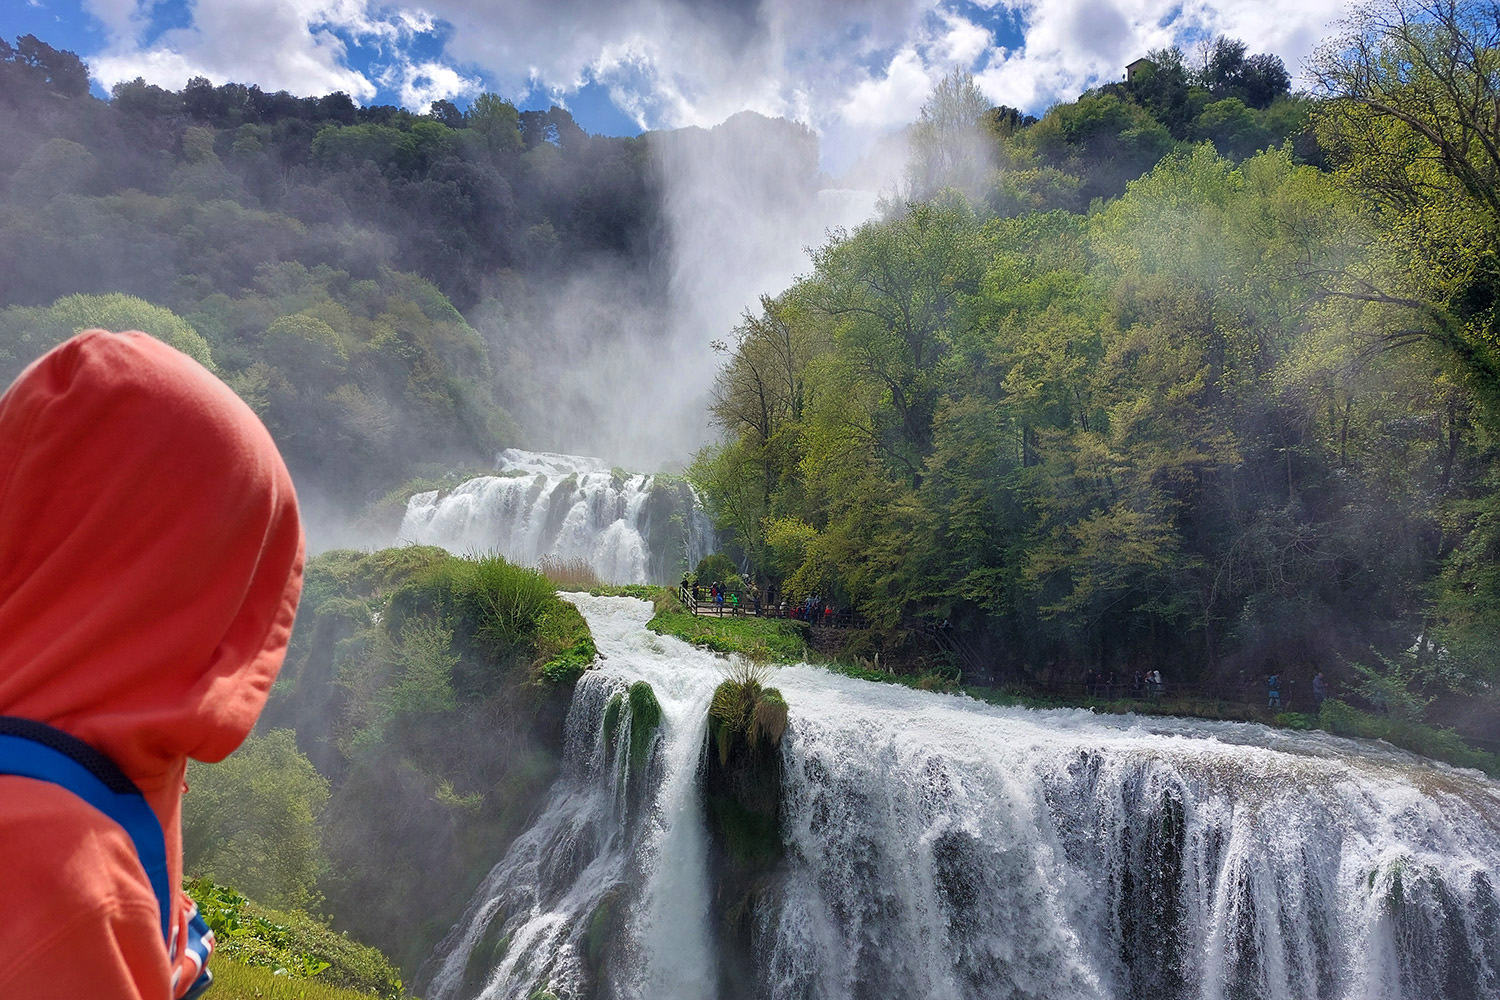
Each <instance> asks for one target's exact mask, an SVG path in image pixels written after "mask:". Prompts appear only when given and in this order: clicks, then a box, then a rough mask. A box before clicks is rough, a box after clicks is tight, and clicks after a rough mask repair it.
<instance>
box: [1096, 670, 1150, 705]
mask: <svg viewBox="0 0 1500 1000" xmlns="http://www.w3.org/2000/svg"><path fill="white" fill-rule="evenodd" d="M1083 683H1084V688H1085V689H1086V690H1087V691H1088V695H1089V697H1090V698H1113V697H1115V696H1116V695H1117V694H1118V693H1119V682H1118V679H1117V678H1116V676H1115V672H1114V671H1113V670H1102V671H1100V670H1090V671H1089V672H1088V673H1086V674H1085V675H1084V678H1083ZM1165 689H1166V682H1165V681H1163V680H1162V677H1161V671H1160V670H1147V671H1145V672H1144V673H1143V672H1142V671H1139V670H1137V671H1136V672H1135V674H1134V675H1133V676H1132V677H1131V679H1130V694H1131V697H1133V698H1152V699H1156V698H1160V697H1161V694H1162V691H1163V690H1165Z"/></svg>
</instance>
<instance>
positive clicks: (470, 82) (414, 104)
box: [380, 60, 481, 111]
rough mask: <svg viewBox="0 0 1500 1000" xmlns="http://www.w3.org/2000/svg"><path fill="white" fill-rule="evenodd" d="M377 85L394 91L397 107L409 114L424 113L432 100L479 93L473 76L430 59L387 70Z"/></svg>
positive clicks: (479, 86) (477, 80)
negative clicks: (398, 100) (399, 104)
mask: <svg viewBox="0 0 1500 1000" xmlns="http://www.w3.org/2000/svg"><path fill="white" fill-rule="evenodd" d="M380 82H381V84H382V85H383V86H386V87H389V88H392V89H394V90H396V92H397V93H398V94H399V95H400V101H401V106H402V107H404V108H410V109H411V110H413V111H426V110H427V109H428V108H429V107H430V106H431V105H432V102H433V101H437V100H448V99H452V98H454V97H471V96H473V95H475V94H478V93H479V92H480V90H481V82H480V80H479V79H478V78H477V77H468V76H464V75H463V74H461V73H459V72H458V70H456V69H454V68H453V67H452V66H447V65H444V64H443V63H440V62H434V61H432V60H428V61H426V62H416V63H414V62H402V63H401V64H399V65H397V66H392V67H389V68H388V69H387V70H386V72H385V73H383V74H382V75H381V77H380Z"/></svg>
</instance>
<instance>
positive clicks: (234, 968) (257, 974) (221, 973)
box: [203, 954, 380, 1000]
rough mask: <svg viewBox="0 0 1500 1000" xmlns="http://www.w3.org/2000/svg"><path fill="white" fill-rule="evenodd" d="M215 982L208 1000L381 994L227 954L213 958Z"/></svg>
mask: <svg viewBox="0 0 1500 1000" xmlns="http://www.w3.org/2000/svg"><path fill="white" fill-rule="evenodd" d="M208 967H209V970H210V971H212V972H213V974H214V984H213V985H212V986H210V987H209V988H208V992H207V993H205V994H203V998H204V1000H370V998H371V997H378V996H380V994H378V993H361V992H360V991H358V990H346V989H341V988H340V987H337V986H332V985H329V984H328V983H323V982H319V981H318V980H317V979H293V978H291V977H290V976H285V975H281V976H278V975H276V973H275V972H273V971H272V970H271V969H268V968H265V967H264V966H258V965H241V964H240V963H238V962H235V961H231V960H230V959H229V958H227V957H225V956H223V955H217V954H216V955H214V957H213V958H212V959H211V960H210V961H209V964H208Z"/></svg>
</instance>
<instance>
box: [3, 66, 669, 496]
mask: <svg viewBox="0 0 1500 1000" xmlns="http://www.w3.org/2000/svg"><path fill="white" fill-rule="evenodd" d="M0 44H3V48H0V74H3V76H0V134H4V135H5V137H6V141H5V142H4V143H3V144H0V307H9V308H5V309H4V310H3V311H0V379H3V380H8V379H9V378H10V377H11V376H13V375H14V374H15V373H16V372H17V371H18V370H19V368H20V366H21V365H22V364H24V363H25V362H26V361H28V360H30V359H31V358H32V357H34V356H35V355H36V354H38V353H40V352H41V351H42V350H44V349H45V348H47V347H49V346H50V345H51V344H52V343H55V342H56V341H58V340H60V339H61V338H62V337H64V336H66V335H67V334H69V333H71V332H73V330H75V329H78V328H80V324H83V325H90V324H97V325H105V326H113V327H116V328H121V327H126V326H141V327H143V328H145V329H147V330H148V331H151V332H159V333H160V334H161V335H163V336H166V337H167V338H168V339H173V342H174V343H177V344H178V346H184V345H191V347H190V353H193V354H194V355H195V356H197V357H199V358H200V360H204V361H207V362H209V363H210V364H211V366H212V367H214V368H215V369H216V370H217V371H218V372H219V374H220V375H221V376H223V377H224V378H225V379H226V380H227V381H228V382H229V383H230V384H231V385H232V386H234V388H235V389H236V390H237V391H238V392H240V394H241V395H242V396H244V397H245V398H246V400H247V401H249V402H250V403H251V405H252V406H254V407H255V409H256V410H257V412H259V413H260V415H261V416H262V417H263V418H264V419H265V420H266V423H267V424H268V426H269V427H270V428H271V430H272V432H273V434H275V436H276V439H277V441H278V443H279V444H280V445H281V447H282V449H283V451H284V452H285V454H286V456H287V460H288V464H289V465H290V467H291V468H292V471H293V474H294V475H295V476H296V477H297V481H298V483H299V485H300V486H302V487H303V488H304V489H305V490H307V491H309V492H319V493H327V494H328V495H329V496H330V498H331V500H332V501H334V502H335V503H342V504H346V505H350V506H351V508H352V509H351V513H357V508H358V507H359V506H360V505H361V504H363V503H364V502H365V501H366V500H367V499H368V498H369V496H370V494H371V492H372V491H374V492H381V491H383V490H385V489H389V488H391V487H392V486H394V485H396V484H397V483H399V482H401V481H402V480H404V479H406V478H408V477H410V476H412V475H414V474H418V473H421V472H434V471H438V470H441V469H445V468H450V467H452V466H453V465H456V464H475V463H478V462H486V461H489V460H490V459H491V458H492V457H493V455H494V453H495V451H496V450H497V449H498V448H499V447H501V446H505V445H513V444H519V443H523V440H524V432H523V431H522V430H521V429H520V428H518V427H517V425H516V421H515V420H513V419H512V417H511V415H510V412H509V411H511V410H513V409H516V408H519V409H520V410H522V411H525V410H527V409H528V408H531V409H533V410H534V409H535V408H536V406H537V403H536V401H535V400H536V399H540V398H541V397H542V396H543V395H544V394H543V393H542V392H541V391H540V390H539V389H538V387H536V386H534V385H528V384H526V382H525V380H524V372H525V370H526V364H525V361H526V358H525V357H524V356H519V355H524V353H525V352H526V351H536V350H541V349H543V348H544V347H545V344H543V345H537V344H535V343H532V344H526V343H523V344H521V345H520V346H519V347H516V346H514V345H511V344H509V343H506V342H500V341H499V338H501V337H503V336H504V334H505V330H504V329H502V324H500V323H498V322H494V320H495V319H496V317H497V315H498V314H501V313H503V314H504V316H505V317H507V318H509V319H511V320H514V321H516V323H518V324H520V325H524V323H525V320H526V318H527V316H528V313H530V312H545V311H546V310H547V309H548V308H549V306H548V301H547V296H548V292H549V290H550V289H552V288H554V287H556V286H558V285H560V284H562V283H564V282H565V281H566V280H567V277H568V275H569V274H570V273H572V272H574V271H584V270H587V269H588V268H590V267H594V266H597V264H598V262H599V261H600V260H604V261H611V262H613V263H614V266H616V267H618V268H620V269H624V270H627V271H629V272H630V273H631V274H632V275H633V276H634V277H633V279H632V280H633V281H635V282H636V283H637V284H638V285H641V286H643V288H644V291H643V292H642V295H643V296H644V297H648V298H649V297H650V296H651V295H652V294H653V292H652V288H653V283H654V285H655V286H659V285H660V281H661V280H662V279H661V278H660V276H657V275H654V274H653V270H652V268H653V266H654V264H655V262H656V261H657V260H659V252H658V250H657V248H656V247H655V246H654V241H656V240H657V239H658V236H659V226H658V223H657V214H658V209H659V199H658V198H657V195H656V192H655V189H654V184H655V181H654V176H655V175H654V173H653V171H652V170H651V169H650V164H649V161H648V156H647V152H646V145H645V142H644V141H643V140H638V139H607V138H601V137H597V136H589V135H586V134H585V133H584V132H583V131H582V130H581V129H580V128H578V126H577V125H576V124H574V123H573V121H572V119H571V117H570V116H569V115H568V113H567V112H566V111H564V110H562V109H560V108H554V109H553V110H551V111H549V112H525V113H519V112H517V111H516V109H515V108H514V107H513V106H511V105H510V104H508V103H506V102H504V101H502V100H500V99H499V98H496V97H494V96H493V95H487V96H484V97H481V98H479V99H478V100H476V101H475V102H474V104H473V106H472V107H471V108H470V109H469V110H468V111H467V112H466V113H464V114H460V113H459V112H458V111H457V109H456V108H454V107H452V105H446V104H441V103H440V104H439V105H435V106H434V108H433V109H432V113H431V114H428V115H414V114H411V113H409V112H406V111H402V110H399V109H397V108H393V107H364V108H361V107H356V106H355V105H354V103H353V102H352V101H350V100H349V98H348V97H346V96H345V95H343V94H333V95H330V96H327V97H321V98H298V97H293V96H292V95H290V94H287V93H273V94H268V93H265V92H263V91H261V90H260V89H259V88H258V87H255V86H243V85H239V84H229V85H224V86H219V87H215V86H212V85H210V84H209V83H208V81H206V80H202V79H198V80H194V81H192V82H190V83H189V84H188V86H187V87H185V88H184V89H183V90H182V91H181V92H169V91H166V90H163V89H161V88H159V87H155V86H151V85H148V84H145V83H143V82H141V81H136V82H134V83H127V84H122V85H120V86H118V87H116V88H115V90H114V93H113V95H112V98H111V99H110V100H109V101H101V100H97V99H95V98H93V97H91V96H89V93H88V74H87V70H86V68H85V67H84V65H83V64H82V62H80V61H79V59H78V58H77V57H76V56H75V55H73V54H72V53H68V52H58V51H56V50H54V49H52V48H51V47H49V46H48V45H46V43H45V42H42V41H39V40H37V39H35V38H33V37H31V36H27V37H25V38H22V39H20V40H19V41H18V42H17V44H16V45H15V46H14V47H12V46H11V45H9V44H7V43H0ZM657 294H659V287H658V288H657ZM80 295H81V296H83V297H82V298H79V297H77V296H80ZM475 310H478V311H480V312H482V313H483V314H484V315H485V316H486V317H487V318H488V319H490V320H491V322H490V323H489V324H488V325H487V327H486V329H485V332H486V334H488V335H489V336H488V339H487V337H486V336H485V335H482V334H481V333H480V332H478V331H477V330H476V328H475V327H474V326H473V325H471V324H470V322H468V321H467V320H466V319H465V315H464V313H465V312H470V313H472V312H473V311H475ZM174 338H175V339H174ZM496 360H498V361H499V362H500V363H499V364H496ZM508 376H509V377H508ZM533 397H535V399H534V398H533Z"/></svg>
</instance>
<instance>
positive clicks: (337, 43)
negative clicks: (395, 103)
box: [86, 0, 432, 101]
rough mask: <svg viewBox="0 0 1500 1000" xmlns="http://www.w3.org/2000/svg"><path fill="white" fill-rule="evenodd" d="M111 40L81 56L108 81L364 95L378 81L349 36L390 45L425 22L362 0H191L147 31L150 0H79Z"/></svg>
mask: <svg viewBox="0 0 1500 1000" xmlns="http://www.w3.org/2000/svg"><path fill="white" fill-rule="evenodd" d="M86 2H87V5H88V9H89V10H90V11H91V12H92V13H93V14H94V15H95V16H97V17H98V18H99V20H100V21H102V22H103V23H104V26H105V28H106V30H107V32H108V35H109V43H108V45H107V47H106V48H105V50H104V51H103V52H100V53H97V54H95V55H93V56H91V57H90V58H89V66H90V69H91V70H92V71H93V74H94V76H95V77H96V78H98V79H99V80H100V82H101V83H103V84H104V85H105V86H106V87H108V86H111V85H113V84H114V83H117V82H119V81H122V80H130V79H134V78H135V77H137V76H141V77H145V78H146V79H147V80H148V81H150V82H152V83H157V84H160V85H163V86H169V87H181V86H182V85H183V84H184V83H186V82H187V80H188V79H189V78H190V77H193V76H204V77H207V78H208V79H210V80H213V81H215V82H219V83H223V82H226V81H231V80H233V81H238V82H249V83H257V84H259V85H260V86H261V87H263V88H266V89H271V90H280V89H285V90H290V91H292V92H294V93H299V94H326V93H331V92H333V91H337V90H342V91H344V92H345V93H348V94H349V95H350V96H352V97H354V98H355V99H357V100H362V101H364V100H369V99H370V98H372V97H374V96H375V94H376V92H377V89H378V88H377V87H376V84H375V82H374V81H373V80H371V79H370V77H369V76H367V75H366V74H365V73H364V72H362V71H360V70H358V69H355V68H354V67H352V66H351V65H350V64H349V50H348V42H347V41H346V40H348V41H353V42H359V43H367V44H373V45H377V46H385V47H387V48H389V49H391V50H392V51H395V50H396V49H398V48H399V46H400V45H401V44H402V43H403V42H404V41H405V40H406V39H408V38H410V37H411V36H412V35H413V34H414V33H416V32H419V31H422V30H431V27H432V21H431V17H430V15H428V14H427V13H426V12H425V11H420V10H415V11H406V10H391V11H382V10H380V9H378V8H376V7H375V6H374V5H373V4H371V3H369V2H367V0H196V2H194V3H193V4H192V5H191V6H190V7H189V8H188V11H189V13H190V14H191V22H190V23H189V24H188V25H186V26H185V27H177V28H170V29H168V30H166V31H163V32H161V33H160V34H159V35H157V36H156V37H154V38H151V39H150V40H149V41H148V40H147V39H146V36H147V33H148V30H149V26H150V21H151V15H152V12H153V8H155V6H156V3H155V0H86Z"/></svg>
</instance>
